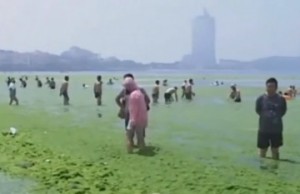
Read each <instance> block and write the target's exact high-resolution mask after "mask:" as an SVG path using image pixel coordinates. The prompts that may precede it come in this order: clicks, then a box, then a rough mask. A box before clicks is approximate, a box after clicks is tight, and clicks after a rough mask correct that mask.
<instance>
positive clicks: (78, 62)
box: [0, 46, 300, 71]
mask: <svg viewBox="0 0 300 194" xmlns="http://www.w3.org/2000/svg"><path fill="white" fill-rule="evenodd" d="M194 68H196V69H198V68H202V69H206V68H208V69H249V68H250V69H257V70H262V71H270V70H272V71H291V70H292V71H296V70H297V71H298V70H300V57H281V56H273V57H267V58H262V59H257V60H253V61H248V62H244V61H237V60H225V59H221V60H220V62H219V63H218V64H217V65H214V66H197V64H188V63H184V60H183V61H181V62H174V63H149V64H142V63H137V62H135V61H132V60H120V59H118V58H116V57H109V58H103V57H101V55H100V54H97V53H94V52H92V51H89V50H86V49H82V48H79V47H76V46H73V47H71V48H70V49H69V50H67V51H64V52H62V53H61V54H60V55H55V54H51V53H47V52H42V51H35V52H24V53H22V52H15V51H7V50H0V71H110V70H111V71H113V70H134V71H139V70H142V71H144V70H150V69H158V70H159V69H164V70H167V69H170V70H171V69H172V70H173V69H174V70H176V69H182V70H187V69H194Z"/></svg>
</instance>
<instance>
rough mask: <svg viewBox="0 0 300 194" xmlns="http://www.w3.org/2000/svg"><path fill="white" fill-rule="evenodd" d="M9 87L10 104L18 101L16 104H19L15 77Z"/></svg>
mask: <svg viewBox="0 0 300 194" xmlns="http://www.w3.org/2000/svg"><path fill="white" fill-rule="evenodd" d="M8 89H9V97H10V101H9V105H12V103H13V102H16V105H19V100H18V98H17V88H16V81H15V80H14V79H13V80H11V82H10V84H9V86H8Z"/></svg>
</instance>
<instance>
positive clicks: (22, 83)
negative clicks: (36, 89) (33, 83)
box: [20, 78, 27, 88]
mask: <svg viewBox="0 0 300 194" xmlns="http://www.w3.org/2000/svg"><path fill="white" fill-rule="evenodd" d="M20 82H21V87H22V88H26V87H27V83H26V81H25V80H24V78H20Z"/></svg>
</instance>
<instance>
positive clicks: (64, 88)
mask: <svg viewBox="0 0 300 194" xmlns="http://www.w3.org/2000/svg"><path fill="white" fill-rule="evenodd" d="M68 88H69V76H65V81H64V83H63V84H62V85H61V87H60V94H59V95H60V96H63V98H64V102H63V103H64V105H65V106H66V105H69V101H70V98H69V94H68Z"/></svg>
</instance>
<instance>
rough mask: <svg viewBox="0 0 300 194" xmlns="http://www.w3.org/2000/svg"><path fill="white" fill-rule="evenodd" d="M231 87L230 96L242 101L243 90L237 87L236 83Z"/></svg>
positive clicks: (238, 101)
mask: <svg viewBox="0 0 300 194" xmlns="http://www.w3.org/2000/svg"><path fill="white" fill-rule="evenodd" d="M230 88H231V92H230V95H229V98H230V99H231V100H233V102H236V103H240V102H242V97H241V92H240V90H239V89H237V87H236V85H235V84H232V85H231V87H230Z"/></svg>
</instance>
